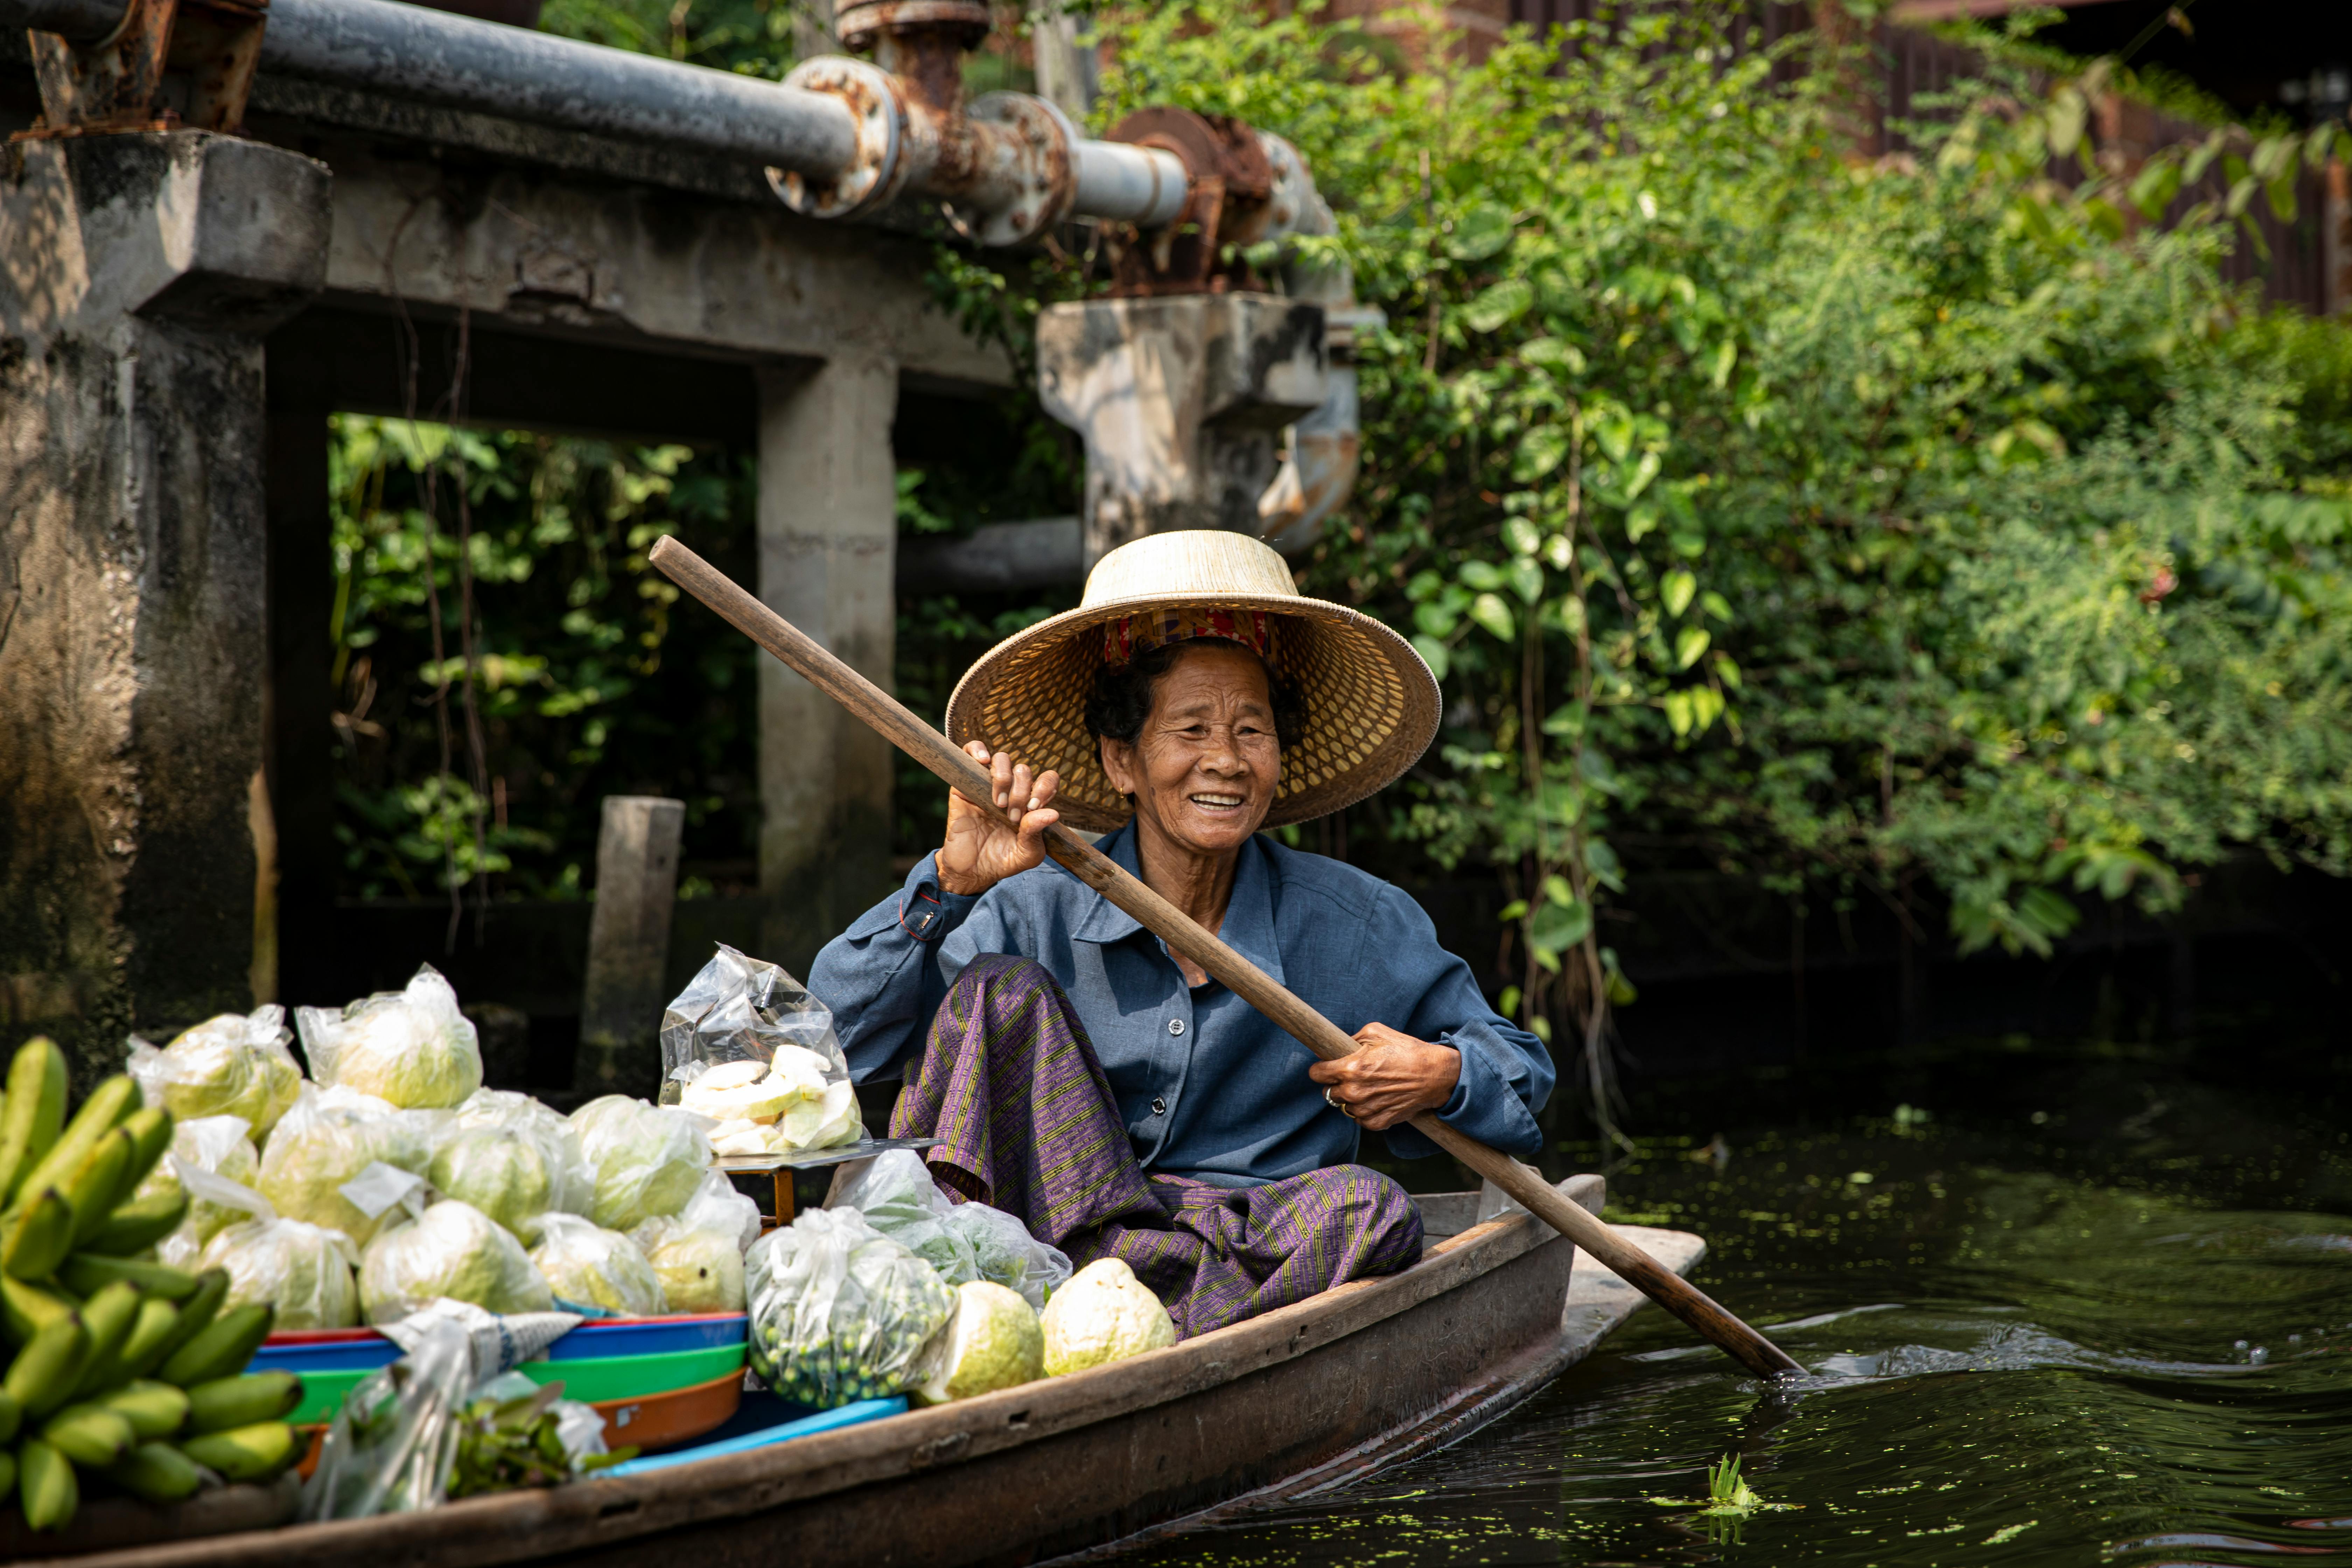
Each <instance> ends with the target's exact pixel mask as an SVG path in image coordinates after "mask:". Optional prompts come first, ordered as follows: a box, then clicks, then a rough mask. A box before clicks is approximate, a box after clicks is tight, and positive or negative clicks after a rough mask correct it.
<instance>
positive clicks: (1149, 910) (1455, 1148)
mask: <svg viewBox="0 0 2352 1568" xmlns="http://www.w3.org/2000/svg"><path fill="white" fill-rule="evenodd" d="M648 559H650V560H651V561H652V562H653V563H654V564H655V565H656V566H657V567H659V568H660V569H661V570H662V572H663V573H664V574H667V576H668V577H669V578H670V580H671V581H673V582H675V583H676V584H677V585H678V586H679V587H681V588H684V589H685V590H686V591H687V592H688V593H689V594H692V595H694V596H695V597H696V598H698V599H699V600H701V601H702V602H703V603H704V604H706V605H709V606H710V607H711V608H712V609H713V610H715V611H717V612H718V613H719V616H720V618H721V619H723V620H725V621H726V622H727V623H728V624H729V625H730V626H733V627H734V628H735V629H736V630H738V631H740V632H741V633H742V634H743V635H744V636H746V637H750V638H751V640H752V641H753V642H755V643H758V644H759V645H760V646H761V647H763V648H765V649H767V650H768V651H769V652H770V653H772V654H773V655H775V656H776V657H777V658H780V659H782V661H783V662H784V663H785V664H787V665H790V666H791V667H792V668H794V669H796V670H798V671H799V672H800V673H801V674H802V675H803V677H805V678H806V679H807V680H808V682H809V684H810V685H812V686H814V687H815V688H816V689H818V690H820V691H823V692H824V694H825V695H827V696H828V697H831V698H832V699H833V700H835V701H836V702H839V703H840V704H841V705H842V706H843V707H845V708H846V709H848V710H850V711H851V712H852V713H855V714H856V716H857V717H858V718H860V719H862V720H864V721H866V723H868V724H870V725H872V726H873V727H874V728H875V729H876V730H877V731H880V732H881V734H882V736H883V738H884V739H886V740H887V741H888V742H890V743H891V744H893V745H895V746H897V747H898V749H899V750H900V751H902V752H906V753H907V754H908V756H910V757H912V758H914V759H915V760H916V761H917V762H919V763H922V764H923V766H925V767H927V768H929V769H930V771H931V772H933V773H937V774H938V775H939V776H940V778H941V779H943V780H945V781H946V782H947V783H948V784H950V785H951V786H952V787H954V788H955V789H957V790H959V791H961V793H962V795H963V797H964V798H965V799H966V800H969V801H971V802H972V803H973V804H974V805H988V804H989V803H990V802H991V801H992V800H993V799H994V796H995V787H994V785H993V784H992V782H991V780H990V778H989V775H988V770H987V769H985V768H983V767H982V766H981V765H980V764H979V763H976V762H974V761H973V760H972V759H971V757H969V756H967V755H965V754H964V753H963V752H961V751H958V750H957V749H956V747H955V745H954V743H953V742H950V740H949V739H948V738H947V737H946V736H945V735H942V734H940V732H939V731H937V730H934V729H932V728H931V727H930V726H929V724H926V723H924V722H923V721H921V720H920V719H919V718H917V717H916V716H915V715H914V714H912V713H910V712H908V710H907V709H906V708H905V707H904V706H902V705H901V704H900V703H899V702H898V700H897V699H896V698H894V697H892V696H891V695H890V694H889V693H888V692H887V691H885V690H883V689H881V688H880V687H878V686H877V685H875V684H874V683H873V682H872V681H870V680H868V679H866V678H865V677H864V676H862V675H860V674H858V673H857V672H856V670H854V669H852V668H849V666H848V665H846V664H844V663H843V662H842V661H841V660H840V659H838V658H835V657H834V656H833V654H832V653H831V652H830V651H828V650H827V649H826V648H825V647H824V646H823V645H822V644H820V643H818V642H817V641H816V640H815V639H814V638H813V637H810V636H809V635H808V634H807V633H805V632H803V631H802V630H801V629H800V628H799V627H798V626H794V625H793V624H792V623H791V622H790V621H788V620H786V619H784V617H783V616H780V615H778V614H776V612H775V611H773V610H772V609H770V608H768V606H767V605H763V604H761V602H760V601H759V600H758V599H756V598H754V597H753V596H752V595H750V594H748V593H746V592H745V591H744V590H743V588H742V587H741V586H740V584H737V583H736V582H735V581H734V580H733V579H731V578H730V577H729V576H727V574H724V573H722V572H720V571H719V569H718V568H716V567H714V566H712V565H711V564H710V563H709V562H708V561H705V560H704V559H703V558H702V557H701V556H699V555H697V554H696V553H695V552H693V551H691V550H689V549H688V548H687V547H686V546H685V545H683V544H680V543H679V542H677V540H675V539H661V540H656V542H655V543H654V547H653V549H652V551H651V552H649V553H648ZM1045 850H1046V853H1048V854H1050V855H1051V856H1053V858H1055V860H1057V861H1059V862H1060V863H1061V864H1062V865H1063V866H1065V867H1066V868H1068V869H1069V871H1070V873H1071V874H1072V875H1073V876H1075V877H1076V878H1077V879H1078V880H1080V881H1082V882H1084V883H1086V884H1087V886H1088V887H1090V888H1092V889H1095V891H1097V892H1098V893H1100V894H1101V895H1102V896H1103V897H1104V898H1106V899H1108V900H1110V901H1111V902H1112V903H1114V904H1116V905H1118V907H1119V908H1120V909H1122V910H1126V911H1127V912H1128V913H1129V914H1130V915H1132V916H1134V917H1135V918H1136V919H1137V920H1138V921H1141V922H1142V923H1143V925H1144V926H1145V927H1147V928H1148V929H1149V930H1150V931H1151V932H1152V933H1153V934H1154V935H1156V936H1158V937H1159V938H1160V940H1161V941H1163V942H1166V943H1167V944H1168V945H1169V946H1170V947H1171V948H1173V949H1174V950H1175V951H1177V952H1181V953H1182V954H1183V955H1184V956H1185V957H1186V958H1189V959H1191V960H1192V962H1193V963H1197V964H1199V965H1200V966H1201V968H1202V970H1203V971H1205V972H1206V973H1209V974H1211V975H1213V976H1214V977H1215V978H1216V979H1218V980H1219V981H1221V982H1223V984H1225V985H1226V986H1228V987H1230V988H1231V989H1232V990H1233V991H1234V993H1235V994H1238V995H1240V996H1241V997H1242V998H1243V999H1244V1001H1246V1002H1248V1003H1249V1005H1251V1006H1253V1007H1255V1008H1256V1009H1257V1010H1258V1011H1259V1012H1261V1013H1263V1014H1265V1016H1267V1017H1269V1018H1271V1019H1273V1020H1274V1021H1275V1023H1276V1024H1277V1025H1279V1026H1281V1027H1282V1028H1283V1029H1284V1030H1285V1031H1286V1032H1287V1033H1289V1034H1290V1035H1291V1036H1293V1037H1295V1038H1297V1040H1298V1041H1299V1043H1300V1044H1302V1045H1304V1046H1305V1047H1307V1049H1308V1050H1310V1051H1313V1052H1314V1053H1315V1054H1316V1055H1317V1056H1318V1057H1321V1058H1323V1059H1325V1060H1326V1061H1330V1060H1333V1059H1336V1058H1339V1057H1344V1056H1349V1055H1352V1054H1353V1053H1354V1052H1355V1050H1356V1048H1357V1047H1356V1042H1355V1041H1354V1040H1353V1039H1351V1038H1349V1036H1348V1035H1347V1034H1345V1033H1344V1032H1343V1031H1341V1029H1340V1028H1339V1026H1338V1025H1337V1024H1334V1023H1332V1022H1331V1020H1330V1019H1328V1018H1326V1017H1325V1016H1323V1015H1322V1014H1320V1013H1318V1012H1317V1011H1316V1010H1315V1009H1314V1008H1312V1007H1309V1006H1308V1005H1307V1004H1306V1003H1304V1002H1302V1001H1300V1000H1299V999H1298V998H1297V997H1296V996H1294V995H1292V994H1290V992H1289V991H1288V989H1286V987H1284V986H1282V985H1279V984H1276V983H1275V982H1274V981H1273V980H1271V979H1269V978H1268V977H1267V976H1266V974H1265V972H1264V971H1263V970H1261V969H1259V968H1258V966H1257V965H1256V964H1255V963H1251V962H1250V961H1249V960H1248V959H1246V958H1244V957H1243V956H1242V955H1241V954H1240V953H1238V952H1234V950H1233V949H1232V948H1230V947H1227V946H1226V945H1225V944H1224V943H1223V942H1220V941H1219V940H1218V939H1217V938H1216V937H1214V936H1213V935H1211V934H1210V933H1209V932H1208V931H1204V930H1202V927H1201V925H1200V924H1199V922H1198V921H1194V920H1193V919H1192V917H1191V916H1189V915H1187V914H1186V913H1184V911H1183V910H1180V909H1178V908H1177V907H1176V906H1175V905H1173V904H1171V903H1170V902H1169V901H1168V900H1165V899H1163V898H1161V897H1160V895H1159V894H1157V893H1155V892H1153V891H1152V890H1151V889H1150V888H1149V887H1146V886H1145V885H1144V884H1143V882H1142V881H1140V880H1139V879H1137V878H1135V877H1132V876H1130V875H1129V874H1128V871H1127V869H1126V868H1124V867H1122V866H1120V865H1119V864H1118V862H1117V861H1115V860H1113V859H1112V858H1110V857H1109V856H1108V855H1105V854H1104V853H1103V852H1102V851H1100V850H1099V849H1097V848H1096V847H1094V846H1093V845H1091V844H1088V843H1087V841H1086V840H1085V839H1083V838H1080V837H1077V836H1076V834H1074V833H1072V832H1071V831H1070V830H1069V829H1067V828H1066V827H1063V826H1058V825H1056V826H1054V827H1051V828H1048V829H1047V830H1046V833H1045ZM1412 1125H1413V1128H1414V1130H1415V1131H1419V1132H1420V1133H1421V1134H1422V1135H1423V1136H1424V1137H1426V1138H1428V1139H1429V1140H1430V1141H1431V1142H1433V1143H1435V1144H1436V1145H1437V1146H1438V1147H1439V1148H1441V1149H1443V1150H1444V1151H1445V1152H1447V1153H1449V1154H1451V1155H1453V1156H1454V1158H1455V1159H1457V1160H1459V1161H1461V1162H1462V1163H1464V1164H1465V1165H1467V1166H1469V1167H1470V1168H1471V1169H1472V1170H1474V1171H1475V1172H1477V1173H1479V1174H1480V1175H1482V1176H1484V1177H1486V1179H1487V1180H1488V1181H1490V1182H1493V1183H1494V1184H1496V1186H1498V1187H1500V1188H1502V1189H1503V1191H1505V1192H1507V1193H1508V1194H1510V1195H1511V1196H1512V1197H1514V1198H1516V1199H1517V1200H1518V1202H1519V1204H1520V1205H1522V1206H1523V1207H1525V1208H1526V1209H1527V1210H1528V1213H1530V1214H1532V1215H1535V1216H1536V1217H1537V1218H1538V1219H1540V1220H1542V1221H1543V1222H1544V1223H1546V1224H1547V1225H1549V1226H1551V1227H1552V1228H1553V1229H1554V1230H1557V1231H1559V1233H1560V1234H1561V1235H1562V1236H1565V1237H1568V1238H1569V1239H1570V1241H1572V1242H1574V1243H1575V1244H1576V1245H1577V1246H1579V1247H1582V1248H1584V1250H1585V1251H1587V1252H1589V1253H1591V1255H1592V1256H1593V1257H1595V1258H1599V1259H1600V1260H1601V1262H1603V1263H1605V1264H1607V1265H1608V1266H1609V1267H1610V1268H1612V1269H1614V1270H1615V1271H1616V1272H1617V1274H1618V1276H1619V1277H1620V1278H1622V1279H1624V1281H1625V1282H1626V1283H1627V1284H1629V1285H1631V1286H1633V1288H1634V1289H1637V1290H1639V1291H1641V1292H1642V1293H1643V1295H1645V1296H1647V1297H1649V1298H1650V1300H1653V1301H1655V1302H1656V1303H1658V1305H1660V1306H1661V1307H1664V1309H1665V1310H1667V1311H1669V1312H1672V1313H1673V1314H1674V1315H1675V1317H1677V1318H1680V1319H1681V1320H1682V1321H1684V1322H1685V1323H1688V1324H1689V1325H1690V1326H1691V1327H1692V1328H1693V1329H1695V1330H1696V1331H1698V1333H1699V1335H1700V1337H1702V1338H1703V1339H1706V1341H1708V1342H1710V1343H1713V1344H1715V1345H1717V1346H1720V1347H1721V1348H1722V1349H1723V1350H1724V1351H1725V1352H1727V1353H1728V1354H1729V1355H1730V1356H1731V1357H1732V1359H1734V1360H1735V1361H1737V1362H1738V1363H1740V1364H1741V1365H1742V1366H1745V1367H1747V1368H1748V1370H1749V1371H1750V1372H1753V1373H1756V1374H1757V1375H1758V1376H1759V1377H1777V1376H1780V1375H1781V1374H1783V1373H1792V1372H1797V1371H1799V1370H1801V1369H1800V1368H1799V1367H1798V1365H1797V1363H1795V1362H1794V1361H1792V1360H1790V1358H1789V1356H1788V1355H1787V1354H1786V1353H1785V1352H1782V1351H1781V1350H1780V1347H1779V1346H1778V1345H1775V1344H1774V1343H1773V1342H1771V1341H1769V1340H1768V1339H1766V1338H1765V1337H1764V1336H1763V1335H1762V1334H1759V1333H1758V1332H1757V1331H1755V1330H1754V1329H1751V1328H1749V1327H1748V1325H1747V1324H1746V1323H1743V1322H1741V1321H1739V1320H1738V1318H1735V1317H1733V1316H1732V1315H1731V1314H1730V1313H1729V1312H1727V1311H1725V1310H1723V1309H1722V1308H1721V1307H1720V1306H1717V1304H1716V1303H1715V1302H1714V1301H1713V1300H1709V1299H1708V1297H1707V1296H1706V1292H1704V1291H1702V1290H1700V1289H1697V1288H1696V1287H1695V1286H1693V1285H1691V1284H1690V1283H1689V1282H1688V1281H1686V1280H1685V1279H1683V1278H1682V1277H1681V1276H1679V1275H1677V1274H1675V1272H1674V1271H1673V1270H1672V1269H1669V1268H1661V1267H1660V1266H1659V1265H1658V1263H1657V1262H1656V1261H1655V1260H1654V1259H1653V1258H1651V1257H1650V1255H1649V1254H1648V1253H1646V1252H1644V1251H1643V1250H1642V1249H1641V1248H1640V1247H1636V1246H1634V1245H1633V1244H1632V1243H1631V1242H1628V1241H1625V1240H1624V1239H1622V1237H1619V1236H1618V1235H1617V1233H1616V1232H1615V1231H1613V1230H1612V1229H1610V1228H1609V1226H1605V1225H1603V1224H1602V1223H1601V1221H1600V1220H1598V1219H1596V1218H1594V1217H1593V1216H1592V1215H1589V1214H1587V1213H1585V1212H1584V1210H1583V1209H1582V1208H1581V1207H1580V1206H1579V1205H1575V1204H1572V1203H1570V1201H1569V1200H1568V1199H1567V1198H1566V1197H1564V1196H1562V1195H1561V1194H1560V1193H1559V1190H1558V1189H1557V1188H1555V1187H1553V1186H1552V1184H1550V1183H1549V1182H1547V1181H1545V1180H1544V1179H1543V1175H1542V1173H1540V1172H1538V1171H1537V1170H1536V1169H1535V1167H1533V1166H1532V1165H1528V1164H1526V1163H1522V1162H1520V1161H1517V1160H1515V1159H1513V1158H1511V1156H1509V1155H1508V1154H1505V1153H1503V1152H1500V1151H1498V1150H1495V1149H1490V1148H1488V1147H1487V1146H1486V1144H1484V1143H1481V1142H1477V1141H1476V1140H1475V1139H1472V1138H1465V1137H1464V1136H1463V1135H1462V1134H1461V1133H1459V1132H1456V1131H1454V1129H1453V1128H1451V1127H1448V1126H1447V1125H1445V1123H1444V1122H1443V1121H1439V1120H1438V1119H1437V1117H1436V1115H1435V1113H1433V1112H1431V1111H1423V1112H1422V1113H1421V1114H1420V1115H1418V1116H1416V1117H1414V1118H1413V1119H1412Z"/></svg>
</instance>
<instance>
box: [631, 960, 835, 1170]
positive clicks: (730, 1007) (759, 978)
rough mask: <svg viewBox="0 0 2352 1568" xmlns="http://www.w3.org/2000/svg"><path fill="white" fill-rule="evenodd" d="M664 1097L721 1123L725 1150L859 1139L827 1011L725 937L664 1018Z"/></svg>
mask: <svg viewBox="0 0 2352 1568" xmlns="http://www.w3.org/2000/svg"><path fill="white" fill-rule="evenodd" d="M661 1039H662V1091H661V1092H662V1100H663V1102H664V1103H665V1104H677V1105H683V1106H684V1107H685V1108H686V1109H687V1110H692V1111H696V1112H698V1113H699V1114H701V1115H704V1116H708V1117H709V1118H710V1119H711V1120H712V1121H716V1122H719V1123H720V1124H721V1125H720V1128H719V1131H715V1132H714V1133H713V1134H712V1137H713V1140H714V1142H719V1143H720V1144H721V1145H722V1146H723V1148H724V1152H728V1153H741V1154H784V1153H792V1152H797V1151H800V1150H803V1149H830V1148H833V1147H835V1146H836V1145H839V1144H842V1143H849V1142H856V1140H857V1139H859V1138H860V1137H863V1136H864V1135H865V1131H866V1129H865V1124H864V1121H863V1119H862V1118H861V1117H860V1116H859V1114H858V1110H857V1093H856V1089H855V1088H853V1087H852V1086H851V1084H850V1081H849V1059H848V1058H846V1057H845V1056H844V1055H843V1054H842V1050H841V1044H840V1042H839V1041H838V1040H837V1039H835V1037H834V1030H833V1014H832V1012H831V1011H830V1010H829V1009H828V1008H827V1007H826V1006H825V1005H824V1004H823V1003H821V1002H819V1001H818V1000H817V999H816V998H815V997H814V996H812V995H810V994H809V993H808V992H807V991H806V990H805V989H803V987H802V985H801V984H800V983H799V982H798V981H796V980H794V979H793V977H792V976H791V975H789V974H787V973H784V971H783V970H782V969H780V968H778V967H777V966H776V965H774V964H772V963H766V962H764V961H762V960H761V959H756V958H749V957H746V956H745V955H744V954H742V953H740V952H736V951H735V950H734V949H733V948H731V947H729V946H727V945H725V944H724V943H721V944H720V945H719V952H718V954H717V955H716V956H715V957H713V958H712V959H711V961H710V962H709V963H706V964H704V965H703V966H702V972H701V973H698V974H697V975H696V976H695V977H694V980H693V982H692V983H691V984H688V986H687V988H686V989H685V990H684V991H682V992H680V993H679V994H678V995H677V999H676V1000H675V1001H673V1002H671V1003H670V1005H669V1008H668V1010H667V1012H666V1013H664V1014H663V1016H662V1032H661Z"/></svg>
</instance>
